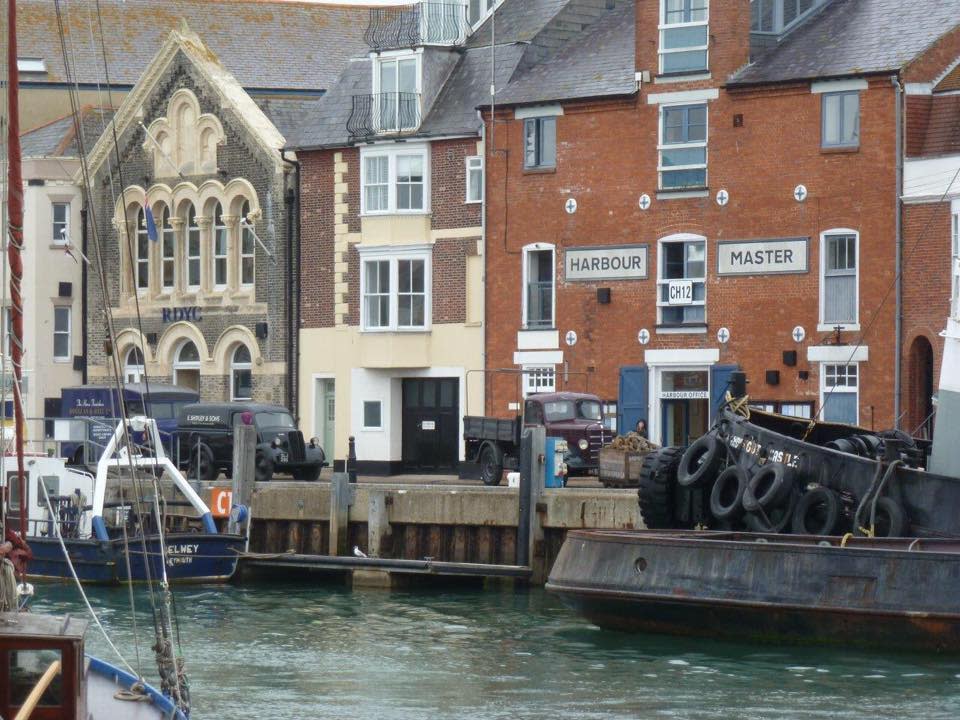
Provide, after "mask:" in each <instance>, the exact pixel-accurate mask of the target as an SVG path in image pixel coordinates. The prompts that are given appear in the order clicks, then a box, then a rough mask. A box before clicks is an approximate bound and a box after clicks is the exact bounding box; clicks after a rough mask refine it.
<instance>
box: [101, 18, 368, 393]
mask: <svg viewBox="0 0 960 720" xmlns="http://www.w3.org/2000/svg"><path fill="white" fill-rule="evenodd" d="M326 32H327V36H326V37H325V40H327V41H329V40H332V39H333V38H334V37H335V36H336V34H337V32H338V30H337V28H335V27H332V26H331V27H328V29H327V31H326ZM351 32H352V31H351ZM347 35H349V33H348V34H347ZM337 58H338V56H337V55H336V53H331V55H330V57H329V58H328V60H329V62H331V63H334V62H337ZM344 59H345V58H341V60H340V62H341V64H342V61H343V60H344ZM311 107H312V105H311V102H310V101H304V100H300V99H296V98H294V99H289V100H285V101H281V100H276V99H269V100H264V99H261V101H260V104H259V105H258V104H257V103H256V102H254V100H253V99H252V98H251V96H250V95H249V94H247V93H246V92H245V91H244V90H243V88H242V87H241V86H240V85H239V83H238V82H237V80H236V79H235V78H234V76H233V75H231V74H230V72H229V68H226V67H224V66H223V65H222V64H221V63H220V61H219V60H218V58H217V57H216V55H214V53H213V52H212V51H211V50H210V49H209V48H208V47H207V46H206V45H205V44H204V42H203V40H202V39H201V38H200V37H199V36H198V35H196V34H194V33H192V32H191V31H190V30H189V29H188V28H186V27H184V28H183V29H181V30H178V31H173V32H171V33H170V35H169V36H168V38H167V40H166V42H165V43H164V44H163V46H162V47H161V48H160V50H159V51H158V52H157V54H156V55H155V56H154V58H153V60H152V61H151V62H150V64H149V65H148V66H147V68H146V69H145V71H144V73H143V75H142V77H141V78H140V80H139V81H138V82H137V84H136V85H135V86H134V87H133V88H132V89H131V91H130V92H129V94H127V96H126V97H125V99H124V101H123V103H122V104H121V106H120V107H119V109H118V110H117V112H116V114H115V116H114V118H113V122H112V125H111V126H110V127H109V128H108V129H107V130H106V132H104V133H103V134H102V135H101V136H100V139H99V140H98V141H97V143H96V145H95V146H94V147H93V148H92V149H90V151H89V155H88V166H89V173H90V177H91V193H90V202H91V208H90V216H89V217H90V225H91V233H90V237H89V246H90V251H89V253H88V254H89V257H90V260H91V267H90V270H89V274H90V281H89V283H88V291H87V301H88V302H87V305H88V308H89V317H88V330H87V334H88V339H89V343H88V354H87V358H86V361H87V369H88V374H89V378H90V380H91V381H97V380H99V379H101V378H106V377H110V376H112V374H113V372H114V370H115V369H116V371H117V372H119V373H121V374H122V376H123V378H124V380H125V381H127V382H137V381H140V380H142V379H144V376H146V377H147V378H149V379H150V380H154V381H166V382H173V383H175V384H178V385H181V386H185V387H192V388H195V389H198V390H199V391H200V394H201V397H203V398H204V399H207V400H241V399H253V400H257V401H261V402H273V403H278V404H287V403H290V404H293V398H292V390H293V385H292V383H291V382H290V381H289V378H290V377H292V375H293V373H294V372H295V368H294V367H293V360H294V358H295V342H296V333H295V332H291V326H292V323H293V315H294V313H293V309H292V303H291V300H290V299H291V298H292V297H293V296H294V293H295V288H296V278H295V275H294V271H293V268H294V262H293V257H292V255H291V247H293V246H295V243H296V239H297V238H296V226H297V223H296V210H295V208H296V204H295V188H296V181H295V177H294V172H295V170H294V167H295V166H294V164H293V163H291V162H288V161H287V160H286V159H285V158H284V156H283V154H282V148H283V146H284V144H285V139H284V134H283V133H284V132H286V130H287V124H288V123H289V122H290V120H291V118H292V117H293V116H299V115H301V114H303V113H304V112H309V110H310V108H311ZM114 132H115V133H116V138H117V141H116V144H115V142H114ZM118 157H119V162H117V158H118ZM151 218H152V223H151ZM101 268H102V269H103V272H102V281H103V283H105V284H106V293H107V295H106V297H104V292H103V290H102V289H101V287H102V284H101ZM107 308H109V309H110V312H111V315H112V318H113V322H114V330H115V336H114V339H113V344H112V347H109V348H108V347H106V345H107V344H106V342H105V341H106V339H107V337H108V328H107V322H106V320H107V313H106V310H107ZM108 350H109V351H110V353H111V354H109V355H108V354H107V351H108Z"/></svg>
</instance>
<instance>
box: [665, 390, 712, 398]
mask: <svg viewBox="0 0 960 720" xmlns="http://www.w3.org/2000/svg"><path fill="white" fill-rule="evenodd" d="M660 399H661V400H709V399H710V393H709V392H707V391H706V390H667V391H665V392H662V393H660Z"/></svg>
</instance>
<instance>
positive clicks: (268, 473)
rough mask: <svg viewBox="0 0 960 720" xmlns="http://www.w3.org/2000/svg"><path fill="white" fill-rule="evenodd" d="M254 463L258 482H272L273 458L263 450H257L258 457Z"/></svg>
mask: <svg viewBox="0 0 960 720" xmlns="http://www.w3.org/2000/svg"><path fill="white" fill-rule="evenodd" d="M254 463H255V470H254V477H255V478H256V481H257V482H270V480H271V479H272V478H273V458H272V457H270V456H269V455H267V454H266V453H264V452H263V451H262V450H257V456H256V459H255V461H254Z"/></svg>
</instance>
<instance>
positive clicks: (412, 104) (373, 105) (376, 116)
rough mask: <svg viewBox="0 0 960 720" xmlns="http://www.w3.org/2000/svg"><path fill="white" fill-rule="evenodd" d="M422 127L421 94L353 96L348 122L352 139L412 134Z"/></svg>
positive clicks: (400, 93) (393, 93) (398, 93)
mask: <svg viewBox="0 0 960 720" xmlns="http://www.w3.org/2000/svg"><path fill="white" fill-rule="evenodd" d="M418 127H420V93H408V92H386V93H375V94H373V95H354V96H353V108H352V110H351V111H350V118H349V119H348V120H347V131H348V132H349V133H350V137H370V136H371V135H380V134H395V133H404V132H413V131H415V130H416V129H417V128H418Z"/></svg>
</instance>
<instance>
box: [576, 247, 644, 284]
mask: <svg viewBox="0 0 960 720" xmlns="http://www.w3.org/2000/svg"><path fill="white" fill-rule="evenodd" d="M647 254H648V246H647V245H603V246H600V247H572V248H567V249H566V252H565V253H564V277H565V278H566V280H567V281H568V282H593V281H596V280H643V279H645V278H646V277H647V267H648V264H647Z"/></svg>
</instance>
